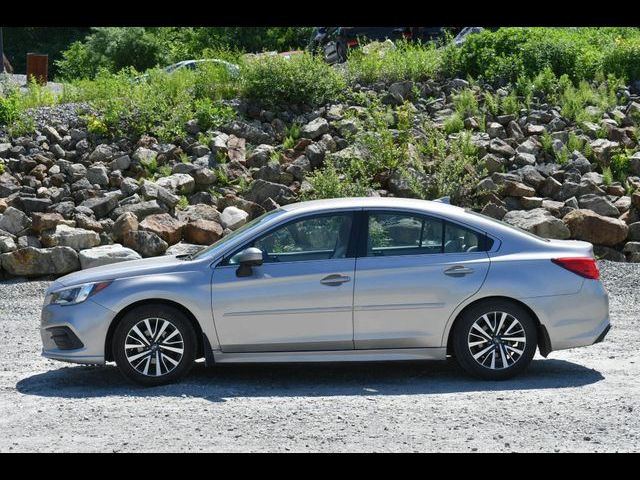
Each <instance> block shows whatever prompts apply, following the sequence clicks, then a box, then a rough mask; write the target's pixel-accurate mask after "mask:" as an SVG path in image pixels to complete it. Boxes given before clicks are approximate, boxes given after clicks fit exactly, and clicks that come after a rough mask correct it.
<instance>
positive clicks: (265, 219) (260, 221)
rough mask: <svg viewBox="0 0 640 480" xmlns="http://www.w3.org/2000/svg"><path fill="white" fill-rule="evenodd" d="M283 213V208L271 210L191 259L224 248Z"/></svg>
mask: <svg viewBox="0 0 640 480" xmlns="http://www.w3.org/2000/svg"><path fill="white" fill-rule="evenodd" d="M283 212H284V210H282V209H281V208H277V209H275V210H271V211H270V212H267V213H264V214H262V215H260V216H259V217H257V218H254V219H253V220H251V221H250V222H249V223H245V224H244V225H243V226H241V227H240V228H238V229H237V230H235V231H233V232H232V233H230V234H229V235H227V236H225V237H222V238H221V239H220V240H218V241H217V242H215V243H213V244H211V245H209V246H208V247H207V248H205V249H203V250H200V251H199V252H198V253H196V254H195V255H193V257H191V258H193V259H196V258H200V257H202V256H204V255H206V254H208V253H209V252H211V251H212V250H214V249H217V248H219V247H221V246H223V245H224V244H226V243H227V242H229V241H230V240H232V239H234V238H235V237H237V236H238V235H240V234H241V233H243V232H246V231H247V230H249V229H250V228H253V227H256V226H258V225H262V224H264V223H266V222H268V221H269V220H271V218H272V217H274V216H276V215H279V214H281V213H283Z"/></svg>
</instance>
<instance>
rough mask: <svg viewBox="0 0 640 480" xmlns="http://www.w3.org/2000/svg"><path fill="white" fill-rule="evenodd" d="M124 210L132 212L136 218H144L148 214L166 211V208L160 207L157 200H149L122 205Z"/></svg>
mask: <svg viewBox="0 0 640 480" xmlns="http://www.w3.org/2000/svg"><path fill="white" fill-rule="evenodd" d="M122 210H123V213H124V212H131V213H133V214H134V215H135V216H136V217H137V218H138V220H144V218H145V217H147V216H149V215H154V214H156V213H166V212H167V209H166V208H163V207H161V206H160V205H159V204H158V201H157V200H149V201H148V202H140V203H132V204H130V205H124V206H123V207H122Z"/></svg>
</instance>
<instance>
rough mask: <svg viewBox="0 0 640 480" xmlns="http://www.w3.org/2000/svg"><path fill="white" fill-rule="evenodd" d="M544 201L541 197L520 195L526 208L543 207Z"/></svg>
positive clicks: (521, 201) (521, 203)
mask: <svg viewBox="0 0 640 480" xmlns="http://www.w3.org/2000/svg"><path fill="white" fill-rule="evenodd" d="M542 201H543V199H542V198H540V197H520V205H522V208H524V209H525V210H531V209H532V208H540V207H542Z"/></svg>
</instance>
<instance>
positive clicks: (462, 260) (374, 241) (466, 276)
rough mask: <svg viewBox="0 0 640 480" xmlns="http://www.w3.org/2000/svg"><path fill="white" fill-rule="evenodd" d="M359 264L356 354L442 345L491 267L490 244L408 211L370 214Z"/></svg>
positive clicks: (464, 230)
mask: <svg viewBox="0 0 640 480" xmlns="http://www.w3.org/2000/svg"><path fill="white" fill-rule="evenodd" d="M364 225H366V226H367V228H366V232H367V235H366V238H365V240H363V241H362V242H361V245H360V251H359V257H358V259H357V261H356V283H355V289H354V313H353V315H354V345H355V348H356V349H378V348H422V347H441V346H442V345H441V341H442V332H443V331H444V327H445V324H446V322H447V319H448V318H449V316H450V315H451V313H452V312H453V310H454V309H455V308H456V307H457V306H458V305H459V304H460V303H461V302H462V301H463V300H464V299H466V298H468V297H469V296H471V295H473V294H474V293H475V292H477V291H478V290H479V289H480V287H481V285H482V283H483V281H484V279H485V277H486V275H487V272H488V269H489V263H490V260H489V257H488V255H487V253H486V251H485V250H487V249H488V242H489V240H488V239H487V238H486V237H485V236H484V235H482V234H481V233H479V232H475V231H473V230H471V229H469V228H466V227H464V226H461V225H456V224H453V223H450V222H448V221H445V220H443V219H439V218H434V217H429V216H426V215H422V214H417V213H412V212H401V211H397V210H395V211H384V210H379V211H369V212H366V213H365V221H364Z"/></svg>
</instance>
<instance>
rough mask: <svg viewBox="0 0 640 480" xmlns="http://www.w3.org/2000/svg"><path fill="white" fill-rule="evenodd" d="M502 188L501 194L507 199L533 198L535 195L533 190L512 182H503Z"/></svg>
mask: <svg viewBox="0 0 640 480" xmlns="http://www.w3.org/2000/svg"><path fill="white" fill-rule="evenodd" d="M502 187H503V193H504V194H505V195H507V196H509V197H533V196H535V194H536V191H535V189H533V188H531V187H529V186H527V185H525V184H524V183H521V182H516V181H513V180H505V181H504V183H503V185H502Z"/></svg>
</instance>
